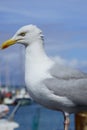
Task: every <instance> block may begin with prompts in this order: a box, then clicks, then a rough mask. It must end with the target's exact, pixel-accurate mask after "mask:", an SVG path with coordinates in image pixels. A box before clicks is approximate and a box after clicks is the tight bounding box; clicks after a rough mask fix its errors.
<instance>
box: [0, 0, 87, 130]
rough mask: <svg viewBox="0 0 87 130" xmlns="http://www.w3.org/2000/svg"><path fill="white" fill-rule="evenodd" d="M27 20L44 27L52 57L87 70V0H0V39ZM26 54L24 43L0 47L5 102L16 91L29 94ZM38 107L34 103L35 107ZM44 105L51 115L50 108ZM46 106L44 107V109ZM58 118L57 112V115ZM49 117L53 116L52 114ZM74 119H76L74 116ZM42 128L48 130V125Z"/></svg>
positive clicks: (4, 38)
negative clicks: (26, 77) (4, 47)
mask: <svg viewBox="0 0 87 130" xmlns="http://www.w3.org/2000/svg"><path fill="white" fill-rule="evenodd" d="M28 24H35V25H37V26H38V27H40V28H41V30H42V31H43V34H44V39H45V49H46V52H47V54H48V55H49V56H50V57H52V58H54V59H55V60H56V61H57V62H59V63H60V64H64V65H69V66H71V67H74V68H77V69H80V70H81V71H84V72H87V1H86V0H83V1H82V0H65V1H64V0H51V1H50V0H44V1H41V0H36V1H35V0H15V1H12V0H8V1H6V0H2V1H0V43H2V42H4V41H5V40H7V39H9V38H11V37H12V36H13V35H14V33H15V32H16V31H17V30H18V29H19V28H20V27H21V26H24V25H28ZM24 54H25V48H24V46H22V45H14V46H11V47H9V48H7V49H5V50H3V51H0V92H1V93H3V94H4V96H5V97H6V99H5V101H4V102H5V103H6V104H10V103H13V100H10V101H8V100H7V98H10V99H13V96H15V95H17V96H19V95H22V96H23V95H24V94H26V92H25V90H24V87H25V83H24V60H25V55H24ZM20 97H21V96H20ZM28 98H29V97H28ZM29 101H30V100H29ZM16 103H17V102H16ZM34 106H37V107H40V108H43V107H41V106H38V105H37V104H36V105H35V104H34ZM26 107H27V106H26ZM32 107H33V106H31V107H29V109H30V108H31V109H32ZM37 107H33V110H34V111H35V110H36V109H35V108H37ZM23 108H24V107H23ZM23 108H21V109H23ZM43 109H44V111H46V112H47V113H48V115H50V114H49V113H50V111H49V110H47V109H45V108H43ZM43 109H41V110H42V111H43ZM24 110H25V108H24ZM22 111H23V110H21V112H22ZM25 112H26V110H25ZM27 112H29V110H28V111H27ZM36 113H37V112H36ZM51 113H53V112H51ZM54 113H55V112H54ZM20 115H21V114H20ZM54 115H55V114H54ZM29 118H30V117H29ZM35 118H36V117H35ZM52 118H53V116H52ZM58 118H59V117H58V115H57V118H56V119H58ZM60 118H61V113H60ZM17 119H18V118H17ZM27 119H28V117H27ZM44 119H45V118H44ZM30 120H31V119H29V121H30ZM32 120H33V119H32ZM47 120H50V117H49V116H48V119H47ZM71 120H73V117H72V119H71ZM53 121H54V119H53ZM19 122H21V121H19ZM51 122H52V120H51ZM28 123H29V122H28ZM28 123H27V125H28V126H29V124H28ZM57 123H58V120H57ZM57 123H56V124H57ZM56 124H55V125H56ZM44 125H45V123H44ZM50 125H51V123H50ZM51 128H52V127H50V130H51ZM57 128H58V127H57ZM71 128H72V127H71ZM31 129H33V128H31ZM21 130H22V128H21ZM26 130H30V129H26ZM40 130H42V129H40ZM43 130H46V128H44V129H43ZM47 130H48V128H47ZM59 130H60V129H59Z"/></svg>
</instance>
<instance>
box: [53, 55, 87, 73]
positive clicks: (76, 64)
mask: <svg viewBox="0 0 87 130" xmlns="http://www.w3.org/2000/svg"><path fill="white" fill-rule="evenodd" d="M52 59H54V60H55V61H56V62H57V63H58V64H61V65H65V66H70V67H72V68H79V69H83V70H84V68H87V60H85V61H84V60H83V61H79V60H78V59H71V60H67V59H63V58H61V57H60V56H55V57H52ZM86 71H87V70H86Z"/></svg>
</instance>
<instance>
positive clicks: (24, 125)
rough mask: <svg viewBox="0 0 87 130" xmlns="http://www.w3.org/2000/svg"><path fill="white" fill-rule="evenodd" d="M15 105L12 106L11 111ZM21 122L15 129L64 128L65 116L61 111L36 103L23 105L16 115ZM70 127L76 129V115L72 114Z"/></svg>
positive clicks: (46, 129) (43, 129)
mask: <svg viewBox="0 0 87 130" xmlns="http://www.w3.org/2000/svg"><path fill="white" fill-rule="evenodd" d="M13 109H14V106H10V113H11V112H12V110H13ZM10 113H9V114H10ZM14 120H15V121H16V122H17V123H18V124H19V127H18V128H16V129H15V130H63V129H64V128H63V122H64V118H63V115H62V113H61V112H58V111H53V110H49V109H46V108H44V107H42V106H40V105H38V104H36V103H33V104H31V105H25V106H21V107H20V108H19V110H18V111H17V113H16V115H15V116H14ZM70 120H71V123H70V129H69V130H74V129H75V126H74V115H73V114H72V115H71V116H70Z"/></svg>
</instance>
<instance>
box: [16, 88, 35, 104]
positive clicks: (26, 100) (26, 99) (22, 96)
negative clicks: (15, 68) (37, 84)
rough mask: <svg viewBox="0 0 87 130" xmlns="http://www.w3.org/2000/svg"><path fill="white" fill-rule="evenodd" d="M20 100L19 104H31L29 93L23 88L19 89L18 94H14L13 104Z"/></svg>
mask: <svg viewBox="0 0 87 130" xmlns="http://www.w3.org/2000/svg"><path fill="white" fill-rule="evenodd" d="M19 101H20V103H21V105H30V104H32V101H33V100H32V99H31V97H30V96H29V94H28V93H27V92H26V90H25V88H23V89H21V90H20V92H19V93H18V94H16V97H15V101H14V104H15V105H16V104H18V102H19Z"/></svg>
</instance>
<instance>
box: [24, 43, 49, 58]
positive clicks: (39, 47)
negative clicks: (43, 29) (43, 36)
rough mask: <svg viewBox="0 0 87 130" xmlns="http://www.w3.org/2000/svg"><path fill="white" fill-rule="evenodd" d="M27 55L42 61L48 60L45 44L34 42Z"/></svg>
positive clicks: (27, 50)
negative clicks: (42, 59)
mask: <svg viewBox="0 0 87 130" xmlns="http://www.w3.org/2000/svg"><path fill="white" fill-rule="evenodd" d="M26 54H29V57H32V58H36V59H37V60H38V59H41V58H47V55H46V53H45V51H44V46H43V42H41V41H40V42H34V43H32V44H31V45H29V46H28V47H27V48H26Z"/></svg>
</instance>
